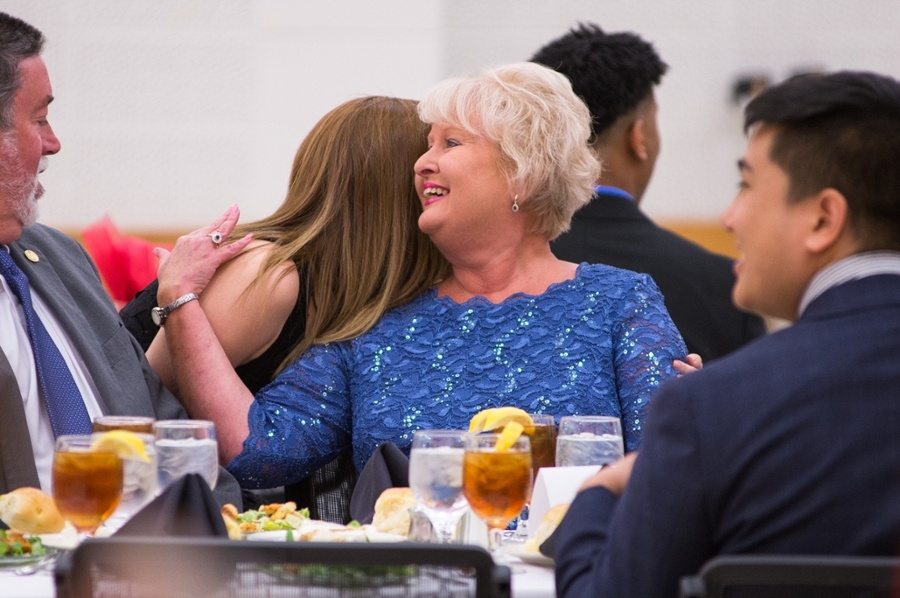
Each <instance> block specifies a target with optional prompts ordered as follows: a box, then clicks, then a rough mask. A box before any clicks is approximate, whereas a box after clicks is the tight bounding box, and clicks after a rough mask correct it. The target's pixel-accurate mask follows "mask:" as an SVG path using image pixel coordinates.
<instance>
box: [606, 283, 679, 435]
mask: <svg viewBox="0 0 900 598" xmlns="http://www.w3.org/2000/svg"><path fill="white" fill-rule="evenodd" d="M621 309H622V311H621V318H622V320H621V321H622V323H621V325H620V327H619V333H618V335H617V337H616V340H615V346H614V351H615V368H616V384H617V386H618V392H619V401H620V404H621V408H622V426H623V430H622V433H623V435H624V437H625V448H626V450H628V451H632V450H635V449H637V448H638V447H639V446H640V442H641V435H642V433H643V430H642V422H643V421H644V417H645V416H646V410H647V406H648V405H649V403H650V399H651V398H652V395H653V393H654V392H656V390H657V388H659V385H660V383H662V382H663V381H665V380H667V379H669V378H674V377H675V376H676V375H677V372H676V371H675V368H674V367H673V366H672V361H673V360H674V359H684V358H685V356H686V355H687V347H686V346H685V344H684V341H683V340H682V338H681V334H680V333H679V332H678V329H677V328H675V324H674V323H673V322H672V318H671V317H670V316H669V312H668V311H667V310H666V306H665V303H664V302H663V296H662V293H660V291H659V288H658V287H657V286H656V283H655V282H653V279H652V278H650V277H649V276H647V275H646V274H641V275H639V276H638V277H637V278H636V279H635V283H634V287H633V289H632V292H631V293H629V294H628V295H626V296H625V300H624V301H623V302H622V304H621Z"/></svg>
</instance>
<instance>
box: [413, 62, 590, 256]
mask: <svg viewBox="0 0 900 598" xmlns="http://www.w3.org/2000/svg"><path fill="white" fill-rule="evenodd" d="M419 117H420V118H421V119H422V120H423V121H425V122H426V123H428V124H439V125H442V126H451V127H458V128H461V129H463V130H465V131H468V132H469V133H472V134H473V135H478V136H481V137H485V138H486V139H488V140H489V141H491V142H492V143H493V145H494V147H495V149H497V150H498V155H499V163H500V164H499V165H500V170H501V171H502V172H503V173H504V174H505V175H506V178H507V180H508V182H509V185H510V189H511V193H512V194H517V195H518V200H517V201H518V204H519V205H520V206H521V208H522V210H523V211H525V212H529V213H531V214H533V215H534V217H535V228H534V230H533V231H532V232H534V233H536V234H541V235H543V236H545V237H546V238H547V239H549V240H552V239H555V238H556V237H558V236H559V235H560V234H561V233H563V232H565V231H566V230H568V229H569V223H570V221H571V220H572V215H573V214H574V213H575V210H577V209H578V208H580V207H582V206H583V205H585V204H586V203H587V202H588V201H590V199H591V195H592V194H593V190H594V184H595V183H596V181H597V179H598V178H599V177H600V163H599V162H598V160H597V158H596V156H595V155H594V152H593V151H592V150H591V149H590V147H589V146H588V139H589V137H590V135H591V115H590V112H589V111H588V109H587V106H585V104H584V102H582V101H581V100H580V99H579V98H578V96H576V95H575V93H574V92H573V91H572V85H571V84H570V83H569V80H568V79H566V77H565V76H563V75H561V74H559V73H557V72H556V71H554V70H552V69H549V68H546V67H544V66H541V65H538V64H534V63H531V62H522V63H516V64H510V65H507V66H500V67H496V68H492V69H489V70H487V71H485V72H484V73H482V74H481V75H479V76H475V77H457V78H452V79H447V80H446V81H442V82H441V83H438V84H437V85H436V86H435V87H433V88H432V89H431V90H430V91H429V92H428V93H427V94H426V96H425V98H424V99H423V100H422V101H421V102H420V103H419Z"/></svg>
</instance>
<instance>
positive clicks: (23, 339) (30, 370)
mask: <svg viewBox="0 0 900 598" xmlns="http://www.w3.org/2000/svg"><path fill="white" fill-rule="evenodd" d="M0 251H9V248H8V247H5V246H2V245H0ZM31 302H32V304H33V305H34V310H35V312H37V315H38V317H39V318H40V319H41V322H43V324H44V327H45V328H46V329H47V333H48V334H49V335H50V338H52V339H53V342H54V343H56V346H57V348H59V352H60V353H61V354H62V356H63V359H64V360H65V362H66V365H67V366H69V371H70V372H72V378H73V379H74V380H75V385H76V386H77V387H78V390H79V392H81V397H82V399H83V400H84V405H85V407H86V408H87V412H88V415H89V416H90V418H91V420H93V419H94V418H95V417H98V416H100V415H102V414H103V412H102V410H101V409H100V403H99V402H98V401H97V396H98V395H99V393H98V392H97V387H96V386H95V385H94V381H93V379H92V378H91V375H90V372H88V370H87V367H86V366H85V364H84V361H83V360H82V359H81V356H80V355H79V354H78V350H77V349H76V348H75V345H73V344H72V341H71V340H70V339H69V336H68V335H67V334H66V332H65V330H63V328H62V326H60V324H59V320H57V318H56V316H55V315H54V314H53V312H51V311H50V309H49V308H48V307H47V304H46V303H44V301H43V299H41V296H40V295H38V294H37V293H36V292H35V290H34V289H31ZM0 347H2V348H3V353H4V354H5V355H6V359H7V360H8V361H9V365H10V366H11V367H12V371H13V372H14V374H15V376H16V382H18V384H19V393H20V394H21V395H22V400H23V402H24V407H25V419H26V421H27V422H28V434H29V436H31V447H32V450H33V451H34V464H35V466H36V467H37V472H38V478H39V479H40V481H41V489H42V490H44V491H45V492H48V493H49V492H50V491H51V487H50V477H51V471H52V468H53V445H54V442H55V441H54V438H53V429H52V428H51V427H50V416H49V415H47V406H46V404H45V402H44V396H43V393H42V392H41V390H40V384H39V383H38V377H37V370H36V369H35V365H34V353H33V352H32V350H31V341H30V340H29V339H28V329H27V328H26V327H25V311H24V310H23V309H22V305H21V303H19V298H18V297H16V295H15V293H13V292H12V289H10V288H9V285H8V284H7V283H6V279H5V278H4V277H3V276H2V275H0Z"/></svg>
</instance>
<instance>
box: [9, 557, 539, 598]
mask: <svg viewBox="0 0 900 598" xmlns="http://www.w3.org/2000/svg"><path fill="white" fill-rule="evenodd" d="M507 558H508V559H509V561H510V562H509V565H510V568H511V570H512V597H513V598H555V596H556V580H555V579H554V576H553V568H552V567H546V566H539V565H533V564H528V563H524V562H522V561H521V560H520V559H518V558H517V557H516V556H508V557H507ZM0 596H4V597H9V598H57V593H56V583H55V581H54V577H53V571H52V570H45V571H39V572H37V573H34V574H32V575H17V574H16V573H15V570H14V569H0Z"/></svg>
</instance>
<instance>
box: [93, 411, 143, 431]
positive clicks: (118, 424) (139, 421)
mask: <svg viewBox="0 0 900 598" xmlns="http://www.w3.org/2000/svg"><path fill="white" fill-rule="evenodd" d="M155 421H156V419H154V418H152V417H139V416H131V415H101V416H100V417H96V418H94V422H93V426H92V430H91V431H92V432H109V431H110V430H125V431H126V432H134V433H135V434H152V433H153V422H155Z"/></svg>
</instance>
